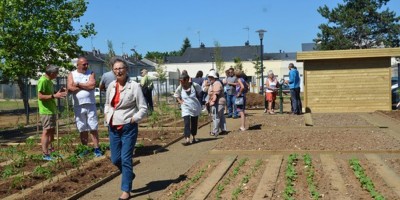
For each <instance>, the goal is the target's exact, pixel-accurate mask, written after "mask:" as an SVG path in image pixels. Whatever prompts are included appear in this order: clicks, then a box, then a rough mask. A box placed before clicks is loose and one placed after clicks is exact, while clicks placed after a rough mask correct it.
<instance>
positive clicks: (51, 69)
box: [46, 65, 58, 79]
mask: <svg viewBox="0 0 400 200" xmlns="http://www.w3.org/2000/svg"><path fill="white" fill-rule="evenodd" d="M46 75H47V76H48V77H49V78H50V79H55V78H57V75H58V67H57V66H55V65H48V66H47V67H46Z"/></svg>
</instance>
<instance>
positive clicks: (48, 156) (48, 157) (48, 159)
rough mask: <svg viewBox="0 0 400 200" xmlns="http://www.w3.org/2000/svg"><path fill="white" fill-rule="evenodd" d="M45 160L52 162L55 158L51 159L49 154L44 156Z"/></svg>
mask: <svg viewBox="0 0 400 200" xmlns="http://www.w3.org/2000/svg"><path fill="white" fill-rule="evenodd" d="M43 160H47V161H52V160H53V158H51V156H50V155H49V154H44V155H43Z"/></svg>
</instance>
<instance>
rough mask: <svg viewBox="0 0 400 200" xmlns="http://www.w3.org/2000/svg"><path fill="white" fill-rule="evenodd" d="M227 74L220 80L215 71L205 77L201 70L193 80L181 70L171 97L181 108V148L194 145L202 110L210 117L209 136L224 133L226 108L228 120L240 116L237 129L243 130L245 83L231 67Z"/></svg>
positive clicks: (239, 72)
mask: <svg viewBox="0 0 400 200" xmlns="http://www.w3.org/2000/svg"><path fill="white" fill-rule="evenodd" d="M227 72H228V76H227V77H226V78H225V79H223V80H220V79H219V74H218V73H217V72H216V71H215V70H210V72H209V73H208V74H207V76H206V77H205V78H203V72H202V71H198V72H197V74H196V77H195V78H190V76H189V75H188V73H187V71H186V70H183V71H182V74H181V75H180V78H179V80H180V85H179V86H178V88H177V89H176V90H175V93H174V97H175V98H176V99H177V102H178V103H179V104H180V106H181V111H182V118H183V120H184V137H185V142H184V145H189V144H193V143H196V141H197V140H196V134H197V123H198V117H199V115H200V113H201V111H202V110H203V111H207V112H208V113H209V115H210V116H211V117H212V121H213V128H212V130H211V131H210V135H212V136H218V135H219V134H221V133H226V132H227V127H226V119H225V107H228V113H227V117H228V118H229V117H233V118H239V116H240V119H241V120H240V122H241V126H240V130H242V131H244V130H246V128H245V127H246V126H245V121H246V120H245V117H246V115H245V105H246V92H247V91H248V84H247V83H246V81H245V80H244V74H243V72H242V71H241V70H236V71H235V70H234V69H233V68H230V69H229V70H228V71H227ZM190 136H192V139H190Z"/></svg>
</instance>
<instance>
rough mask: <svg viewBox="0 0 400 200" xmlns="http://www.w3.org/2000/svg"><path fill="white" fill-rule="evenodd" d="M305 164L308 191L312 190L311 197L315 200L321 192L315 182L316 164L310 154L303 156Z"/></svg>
mask: <svg viewBox="0 0 400 200" xmlns="http://www.w3.org/2000/svg"><path fill="white" fill-rule="evenodd" d="M303 160H304V164H305V166H306V174H307V185H308V191H310V194H311V198H312V199H314V200H318V199H319V192H318V191H317V187H316V185H315V183H314V174H315V171H314V166H313V165H312V159H311V156H310V154H305V155H304V156H303Z"/></svg>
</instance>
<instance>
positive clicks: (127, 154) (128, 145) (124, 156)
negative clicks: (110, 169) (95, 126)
mask: <svg viewBox="0 0 400 200" xmlns="http://www.w3.org/2000/svg"><path fill="white" fill-rule="evenodd" d="M108 130H109V138H110V149H111V162H112V163H113V164H114V165H115V166H117V167H118V169H119V171H121V174H122V182H121V190H122V191H125V192H130V191H131V190H132V181H133V179H134V178H135V174H134V173H133V166H132V157H133V149H134V148H135V144H136V139H137V135H138V124H137V123H134V124H131V123H129V124H124V125H123V128H122V129H121V130H117V129H116V128H115V127H111V126H109V127H108Z"/></svg>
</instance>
